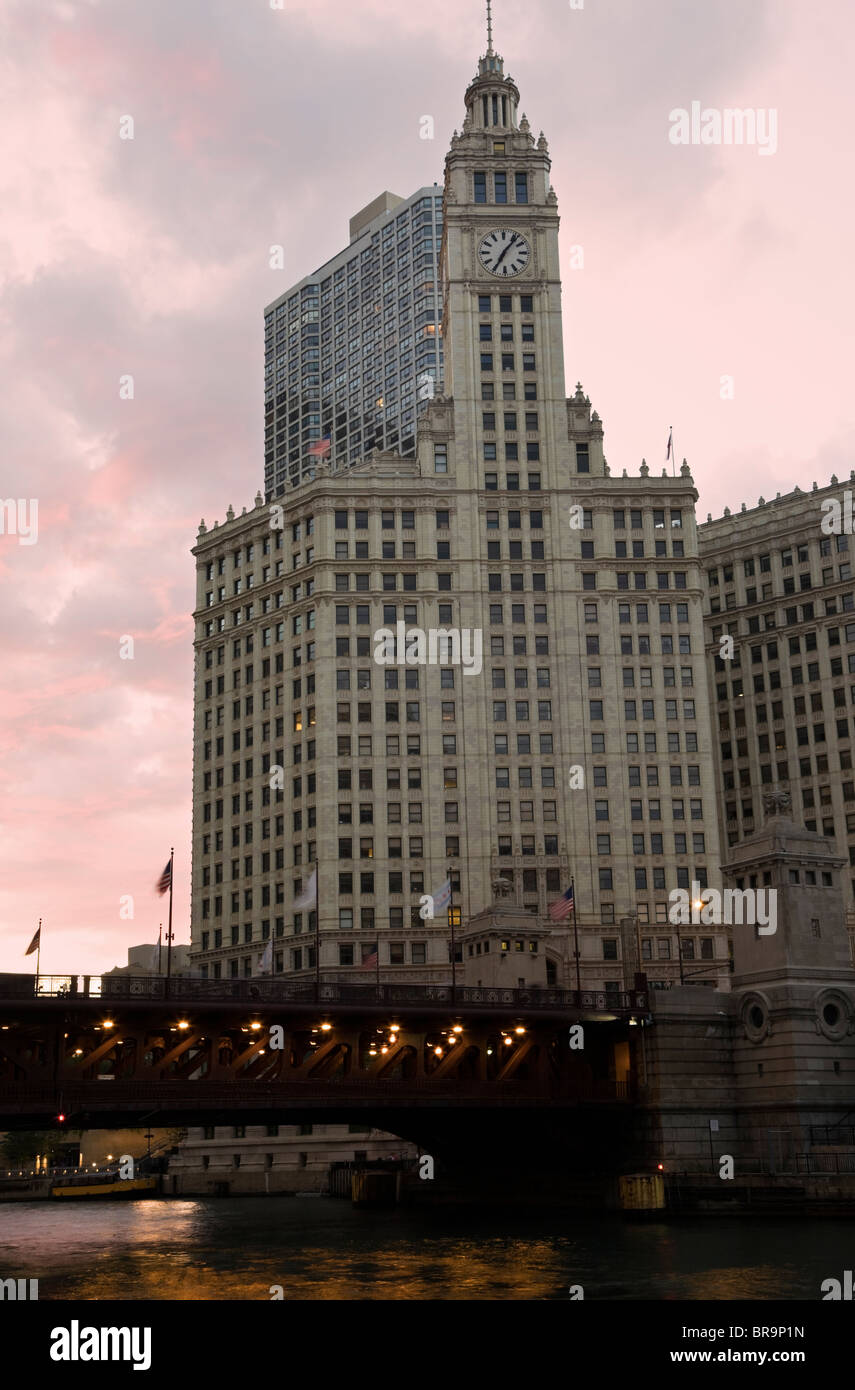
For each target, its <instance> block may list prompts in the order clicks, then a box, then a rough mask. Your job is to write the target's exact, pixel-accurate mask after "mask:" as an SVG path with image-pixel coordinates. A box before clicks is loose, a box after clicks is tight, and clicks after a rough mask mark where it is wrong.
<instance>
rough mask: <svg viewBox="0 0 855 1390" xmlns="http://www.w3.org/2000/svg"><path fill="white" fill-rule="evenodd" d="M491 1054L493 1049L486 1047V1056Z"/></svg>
mask: <svg viewBox="0 0 855 1390" xmlns="http://www.w3.org/2000/svg"><path fill="white" fill-rule="evenodd" d="M492 1055H493V1049H492V1047H488V1048H487V1056H488V1057H492Z"/></svg>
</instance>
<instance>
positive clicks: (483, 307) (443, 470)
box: [192, 42, 728, 990]
mask: <svg viewBox="0 0 855 1390" xmlns="http://www.w3.org/2000/svg"><path fill="white" fill-rule="evenodd" d="M465 105H466V114H465V119H464V122H463V126H462V130H461V132H460V133H459V134H458V133H455V135H454V136H453V138H452V141H451V148H450V151H449V153H448V155H447V158H446V169H445V185H444V193H443V211H444V218H443V236H442V247H441V255H440V270H441V284H442V303H443V317H442V336H443V340H444V344H445V366H444V385H443V391H442V393H441V394H437V395H436V396H435V398H434V399H433V400H432V401H430V402H429V403H428V405H427V408H426V410H425V413H424V416H423V419H422V420H421V421H420V424H419V430H418V435H417V447H416V453H415V456H413V457H405V456H403V454H402V453H401V451H400V450H399V449H397V448H395V449H392V448H387V449H386V450H384V451H382V452H378V453H374V454H372V455H371V456H370V457H367V458H359V457H354V458H351V457H350V451H353V452H354V453H356V454H357V455H358V453H359V450H358V447H357V446H356V445H355V444H353V445H351V444H348V451H349V453H348V458H347V463H348V465H349V468H348V472H347V475H346V477H342V476H341V474H340V464H341V460H340V459H337V463H338V464H339V471H337V472H333V471H332V470H331V469H330V467H329V465H328V460H327V459H326V458H325V457H324V456H323V455H322V454H320V453H318V454H317V455H316V457H317V460H318V461H317V463H316V464H315V465H314V469H315V476H314V477H310V476H309V475H308V472H304V471H303V464H302V460H303V454H302V453H299V452H298V455H297V457H295V459H294V460H292V461H291V462H293V463H294V465H295V466H296V468H297V469H298V472H297V473H295V475H294V481H295V482H296V483H297V485H296V486H294V487H290V486H288V487H286V488H284V489H280V485H279V483H278V482H277V485H276V487H275V488H274V491H275V493H276V499H277V500H276V501H275V503H274V504H273V505H271V504H270V498H268V503H267V504H266V505H265V503H264V502H263V500H262V497H261V495H260V494H259V495H258V497H257V498H256V505H255V508H254V509H253V510H252V511H250V512H244V514H243V515H241V516H239V517H236V516H235V515H234V513H233V512H232V511H231V509H230V510H229V513H228V516H227V522H226V524H225V526H216V525H215V526H214V527H213V528H212V529H210V530H208V529H207V528H206V527H205V526H204V523H203V525H202V526H201V527H200V533H199V538H198V543H197V545H196V547H195V550H194V554H195V556H196V561H197V576H198V593H197V611H196V615H195V616H196V652H197V657H196V661H197V669H196V701H197V704H196V732H195V769H194V807H195V814H194V831H193V835H194V868H193V928H192V931H193V947H194V952H195V954H196V959H197V961H198V963H199V965H200V967H201V969H202V972H203V974H205V975H207V976H209V977H213V978H219V977H221V976H222V977H228V976H239V975H249V974H253V973H255V972H256V971H257V970H258V968H259V961H260V960H261V959H262V958H263V953H264V952H265V944H266V942H267V941H269V940H270V939H271V938H272V943H273V944H272V951H270V952H269V953H268V954H269V957H270V960H271V967H272V970H273V972H274V973H276V974H279V973H283V974H285V975H286V976H291V977H293V976H294V975H296V976H297V977H299V976H300V975H301V974H305V973H306V972H308V971H313V970H314V969H315V966H316V958H315V942H316V940H317V939H318V938H319V939H320V943H321V945H320V968H321V970H322V972H324V974H325V975H326V974H331V975H333V976H339V977H340V976H341V975H348V974H349V973H350V972H353V978H362V979H369V980H370V978H371V976H370V974H368V973H367V972H369V971H371V970H373V969H375V962H376V959H377V957H376V955H375V952H376V950H377V948H378V944H379V968H380V970H381V972H383V974H384V976H385V977H386V978H388V974H387V972H393V973H394V974H396V975H397V976H399V977H401V978H403V979H406V978H409V979H418V980H425V979H428V980H429V979H431V978H433V979H438V978H443V979H447V978H448V974H449V936H450V926H451V925H452V923H453V922H460V921H461V920H463V921H465V920H468V919H469V917H470V916H471V915H472V914H473V913H475V912H478V911H479V910H481V909H482V908H483V907H485V905H487V904H488V903H489V902H490V900H491V897H492V896H493V890H492V884H493V882H494V881H495V880H496V879H497V878H499V877H501V878H504V879H506V880H507V881H508V882H509V883H510V884H511V886H512V895H513V898H514V899H515V900H516V901H517V902H518V903H519V904H520V905H522V906H523V907H524V908H525V909H526V910H528V911H530V912H531V913H533V914H535V915H536V916H537V918H538V919H539V922H540V923H548V922H549V918H548V905H549V903H550V901H551V900H553V899H555V898H557V897H558V896H559V895H560V894H561V893H563V892H564V890H565V889H566V888H567V886H568V884H569V882H570V878H571V876H573V877H574V878H575V890H576V898H575V901H576V917H577V921H578V927H579V934H580V951H581V957H582V959H581V962H580V976H581V980H582V983H583V986H585V987H589V988H606V989H611V990H616V989H620V988H622V987H623V983H624V981H625V980H626V978H627V977H629V978H630V979H631V975H632V973H633V971H634V969H635V968H637V964H638V961H639V959H640V963H641V967H642V968H643V969H645V970H646V971H647V972H648V974H649V976H650V977H651V979H653V980H654V982H658V983H663V984H666V983H669V982H671V981H673V980H676V979H677V978H678V977H679V976H680V975H681V974H682V973H683V972H684V971H685V973H686V974H687V975H689V976H692V975H694V976H697V977H699V978H700V979H701V980H702V981H703V982H705V983H708V984H713V983H715V982H716V981H717V980H721V979H722V977H723V976H725V974H726V970H727V952H728V944H727V935H726V932H725V930H724V929H723V928H721V927H694V928H688V929H686V928H683V929H682V930H681V932H680V934H679V936H678V935H677V932H676V930H675V928H674V927H673V926H671V924H670V923H669V916H668V909H669V894H670V892H671V891H673V890H674V889H676V888H685V889H688V888H690V886H691V885H692V884H693V883H698V884H700V885H701V887H703V886H705V885H707V884H709V885H710V886H717V884H718V864H719V843H718V822H717V815H716V803H715V786H716V784H715V764H714V756H713V748H712V739H713V734H712V721H711V717H710V708H709V696H708V688H707V682H706V676H705V668H704V626H703V602H704V592H705V588H704V576H703V571H702V566H701V562H700V559H699V555H698V538H697V529H696V525H695V517H694V504H695V501H696V498H697V494H696V491H695V487H694V483H693V480H692V478H691V476H690V475H689V470H688V468H687V467H686V466H685V465H684V466H683V469H682V470H681V472H680V473H679V475H678V476H676V477H673V476H668V475H667V474H666V473H663V475H662V476H661V477H653V476H651V474H650V471H649V469H648V468H647V465H646V464H642V467H641V470H640V473H639V474H638V475H637V476H633V477H630V476H629V475H628V474H627V472H626V470H623V472H622V476H620V477H613V476H611V474H610V472H609V468H608V465H607V463H606V460H605V458H604V455H603V427H602V422H601V421H600V418H599V416H598V415H597V412H596V411H592V408H591V402H590V400H589V399H588V397H587V396H586V395H585V392H584V390H583V389H582V387H581V386H577V387H576V390H575V393H574V395H573V396H572V397H570V398H569V399H568V398H567V396H566V391H565V381H564V364H563V335H562V309H561V290H560V267H559V256H558V207H557V200H556V196H555V193H554V191H553V189H552V187H551V185H550V181H549V170H550V159H549V153H548V148H547V143H546V140H545V138H544V137H543V135H541V136H540V137H539V138H538V139H535V137H534V135H533V134H532V132H531V130H530V127H529V123H528V121H527V120H526V118H525V116H524V115H523V116H520V114H519V92H518V89H517V87H516V85H515V83H514V82H513V80H512V79H511V78H510V77H508V76H505V73H504V65H503V61H502V59H501V58H500V57H499V56H498V54H496V53H495V52H494V51H493V48H492V42H490V43H489V44H488V51H487V53H486V54H485V56H484V57H483V58H482V59H481V61H480V63H479V65H478V71H477V74H476V76H475V78H474V79H473V81H472V82H471V83H470V85H469V87H468V89H467V91H466V96H465ZM372 235H373V233H372ZM381 243H382V234H381ZM390 268H391V267H390ZM325 280H330V281H331V283H329V284H328V285H327V286H326V292H327V293H329V294H330V300H329V307H330V312H331V314H333V315H334V313H335V312H336V305H335V295H334V288H335V274H333V276H332V277H327V276H323V277H321V278H320V280H319V285H318V288H319V289H320V291H321V295H320V296H319V297H320V298H322V296H323V293H324V281H325ZM381 288H382V287H381ZM292 298H293V296H292ZM345 307H346V305H345ZM353 312H355V313H357V317H356V319H355V321H354V325H353V326H354V327H357V326H358V323H359V319H358V312H357V311H356V310H355V309H354V310H353ZM321 322H322V330H321V332H322V333H323V321H321ZM345 336H346V335H343V337H342V342H344V338H345ZM333 370H334V368H333ZM324 384H325V383H324V382H323V379H322V380H321V386H322V387H323V385H324ZM331 385H332V388H333V391H334V389H335V380H334V379H333V380H332V383H331ZM329 409H330V410H331V411H332V409H333V402H332V401H331V402H330V403H329ZM294 423H299V418H298V420H297V421H295V422H294ZM319 424H320V433H321V435H322V436H323V434H324V432H325V430H326V428H327V427H326V426H325V425H324V423H323V419H321V421H320V422H319ZM349 427H350V426H349V425H348V426H347V428H349ZM335 428H336V426H335V422H334V421H333V430H335ZM363 430H364V426H363ZM363 441H364V434H363ZM304 442H305V441H301V447H302V444H303V443H304ZM390 442H391V441H390ZM288 466H289V467H290V466H291V463H290V462H289V464H288ZM443 634H445V635H444V636H443ZM447 876H448V877H450V879H451V883H452V887H453V896H452V899H451V903H450V904H447V903H446V904H443V905H442V907H441V909H440V910H438V911H437V912H436V915H435V916H434V917H431V916H430V915H429V912H430V903H429V902H428V901H427V899H428V898H429V897H430V896H435V895H436V893H437V890H439V889H440V887H441V885H443V884H444V883H445V881H446V877H447ZM440 902H441V903H442V899H441V898H440ZM318 917H319V918H320V931H319V932H318V931H317V925H318ZM572 942H573V928H572V925H569V924H568V921H567V920H566V919H565V920H564V921H562V922H561V923H560V924H555V925H554V926H553V928H552V930H551V933H550V935H549V936H548V937H546V938H543V952H542V956H543V960H542V967H543V968H542V982H543V983H544V984H547V983H557V984H560V985H565V986H568V987H572V986H573V985H575V982H576V976H575V961H574V960H573V958H572ZM523 945H524V943H523ZM690 960H694V961H696V962H697V964H696V965H694V966H687V964H686V963H687V961H690ZM360 971H362V972H363V973H362V974H359V973H358V972H360ZM523 973H527V972H522V971H521V974H523Z"/></svg>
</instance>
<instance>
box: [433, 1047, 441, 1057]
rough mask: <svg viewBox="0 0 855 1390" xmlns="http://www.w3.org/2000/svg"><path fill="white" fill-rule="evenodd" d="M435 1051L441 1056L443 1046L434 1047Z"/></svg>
mask: <svg viewBox="0 0 855 1390" xmlns="http://www.w3.org/2000/svg"><path fill="white" fill-rule="evenodd" d="M434 1052H435V1053H436V1056H437V1057H441V1056H442V1048H441V1047H435V1048H434Z"/></svg>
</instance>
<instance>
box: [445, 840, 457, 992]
mask: <svg viewBox="0 0 855 1390" xmlns="http://www.w3.org/2000/svg"><path fill="white" fill-rule="evenodd" d="M446 870H447V872H448V922H449V926H450V927H451V1002H452V1004H456V1002H457V943H456V942H455V939H454V880H453V878H452V877H451V869H450V868H449V866H448V865H446Z"/></svg>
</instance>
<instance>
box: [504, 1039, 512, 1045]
mask: <svg viewBox="0 0 855 1390" xmlns="http://www.w3.org/2000/svg"><path fill="white" fill-rule="evenodd" d="M512 1042H513V1038H505V1044H506V1046H507V1047H510V1045H511V1043H512Z"/></svg>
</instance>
